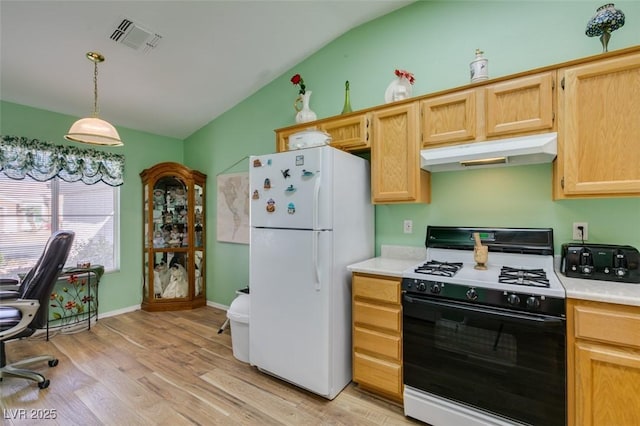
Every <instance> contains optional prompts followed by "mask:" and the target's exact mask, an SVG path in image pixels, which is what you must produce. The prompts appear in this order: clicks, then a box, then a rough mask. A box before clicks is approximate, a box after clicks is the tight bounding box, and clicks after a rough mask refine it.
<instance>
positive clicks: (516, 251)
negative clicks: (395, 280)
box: [402, 226, 565, 315]
mask: <svg viewBox="0 0 640 426" xmlns="http://www.w3.org/2000/svg"><path fill="white" fill-rule="evenodd" d="M474 233H478V235H479V236H480V240H481V243H482V245H483V246H487V247H488V260H487V261H486V262H485V263H484V264H480V265H479V264H478V263H476V261H475V259H474V238H473V235H474ZM425 245H426V247H427V258H426V259H425V260H424V261H422V262H420V263H417V264H416V265H414V266H412V267H411V268H408V269H406V270H405V271H404V272H403V274H402V277H403V279H402V291H403V292H404V293H406V294H408V295H410V296H415V297H429V298H445V299H451V300H459V301H462V302H464V303H477V304H484V305H492V306H499V307H501V308H506V309H511V310H520V311H527V312H530V313H544V314H554V315H564V312H565V290H564V287H563V286H562V284H561V283H560V280H559V279H558V277H557V276H556V273H555V271H554V267H553V265H554V263H553V231H552V230H551V229H550V228H544V229H527V228H462V227H437V226H429V227H428V228H427V237H426V244H425Z"/></svg>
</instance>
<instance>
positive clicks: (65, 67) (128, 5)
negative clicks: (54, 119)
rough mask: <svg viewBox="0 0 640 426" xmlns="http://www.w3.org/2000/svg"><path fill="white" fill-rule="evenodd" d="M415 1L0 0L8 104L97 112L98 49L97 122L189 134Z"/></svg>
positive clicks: (0, 64)
mask: <svg viewBox="0 0 640 426" xmlns="http://www.w3.org/2000/svg"><path fill="white" fill-rule="evenodd" d="M409 3H412V1H407V0H386V1H385V0H356V1H350V0H342V1H338V0H288V1H274V0H258V1H246V0H233V1H215V0H208V1H206V0H200V1H194V0H176V1H104V0H82V1H60V0H46V1H26V0H17V1H8V0H0V24H1V26H0V97H1V99H2V100H4V101H9V102H15V103H18V104H22V105H27V106H32V107H36V108H41V109H45V110H49V111H54V112H59V113H63V114H69V115H72V116H76V117H86V116H89V115H91V113H92V111H93V63H92V62H90V61H89V60H87V59H86V58H85V53H87V52H89V51H97V52H100V53H102V54H103V55H104V56H105V58H106V61H105V62H103V63H102V64H100V65H99V67H98V107H99V115H100V117H101V118H103V119H105V120H107V121H110V122H111V123H112V124H114V125H115V126H116V127H119V126H124V127H129V128H132V129H137V130H142V131H146V132H150V133H153V134H159V135H164V136H170V137H175V138H180V139H184V138H186V137H188V136H189V135H191V134H192V133H193V132H195V131H196V130H198V129H199V128H201V127H202V126H204V125H205V124H207V123H208V122H210V121H211V120H213V119H214V118H216V117H218V116H219V115H221V114H222V113H224V112H225V111H227V110H229V109H230V108H232V107H233V106H235V105H236V104H238V103H239V102H240V101H242V100H243V99H245V98H247V97H248V96H250V95H251V94H253V93H254V92H256V91H257V90H258V89H260V88H261V87H262V86H264V85H265V84H267V83H269V82H271V81H272V80H273V79H274V78H276V77H277V76H279V75H280V74H282V73H283V72H285V71H286V70H288V69H289V68H291V67H293V66H294V65H295V64H297V63H299V62H300V61H302V60H304V59H305V58H307V57H308V56H310V55H312V54H313V53H314V52H316V51H317V50H318V49H320V48H322V47H323V46H325V45H326V44H328V43H329V42H331V41H332V40H334V39H336V38H337V37H339V36H340V35H342V34H344V33H345V32H347V31H349V30H350V29H352V28H354V27H357V26H359V25H361V24H363V23H365V22H368V21H370V20H372V19H375V18H377V17H379V16H382V15H385V14H387V13H389V12H391V11H393V10H395V9H399V8H401V7H403V6H405V5H407V4H409ZM309 17H313V19H308V18H309ZM126 21H130V22H132V23H133V24H129V25H128V26H127V25H126ZM123 22H125V26H124V27H123V28H126V29H125V30H122V28H121V29H120V31H119V33H120V38H119V40H118V41H114V40H112V39H111V37H112V35H113V34H114V31H116V30H118V27H119V25H120V24H122V23H123ZM299 22H305V24H304V27H305V28H304V31H300V30H299V27H298V25H297V23H299ZM155 34H158V35H160V36H161V38H158V37H156V36H155ZM150 46H155V47H150ZM238 81H240V82H242V84H232V83H235V82H238Z"/></svg>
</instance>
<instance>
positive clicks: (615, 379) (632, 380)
mask: <svg viewBox="0 0 640 426" xmlns="http://www.w3.org/2000/svg"><path fill="white" fill-rule="evenodd" d="M638 407H640V352H637V351H634V350H630V349H624V348H619V347H615V346H608V345H602V344H592V343H586V342H578V343H577V345H576V401H575V424H576V425H580V426H608V425H638V424H640V409H638Z"/></svg>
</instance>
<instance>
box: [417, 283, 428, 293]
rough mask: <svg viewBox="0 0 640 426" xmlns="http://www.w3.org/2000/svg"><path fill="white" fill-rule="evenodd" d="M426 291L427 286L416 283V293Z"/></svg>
mask: <svg viewBox="0 0 640 426" xmlns="http://www.w3.org/2000/svg"><path fill="white" fill-rule="evenodd" d="M426 290H427V285H426V284H425V283H423V282H419V283H418V291H426Z"/></svg>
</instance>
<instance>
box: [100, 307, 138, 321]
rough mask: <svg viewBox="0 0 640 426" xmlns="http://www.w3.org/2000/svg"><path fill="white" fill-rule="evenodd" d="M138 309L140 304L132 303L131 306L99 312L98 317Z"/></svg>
mask: <svg viewBox="0 0 640 426" xmlns="http://www.w3.org/2000/svg"><path fill="white" fill-rule="evenodd" d="M139 310H140V305H133V306H128V307H126V308H122V309H116V310H115V311H109V312H100V315H99V316H98V317H99V318H108V317H113V316H116V315H120V314H126V313H127V312H134V311H139Z"/></svg>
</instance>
